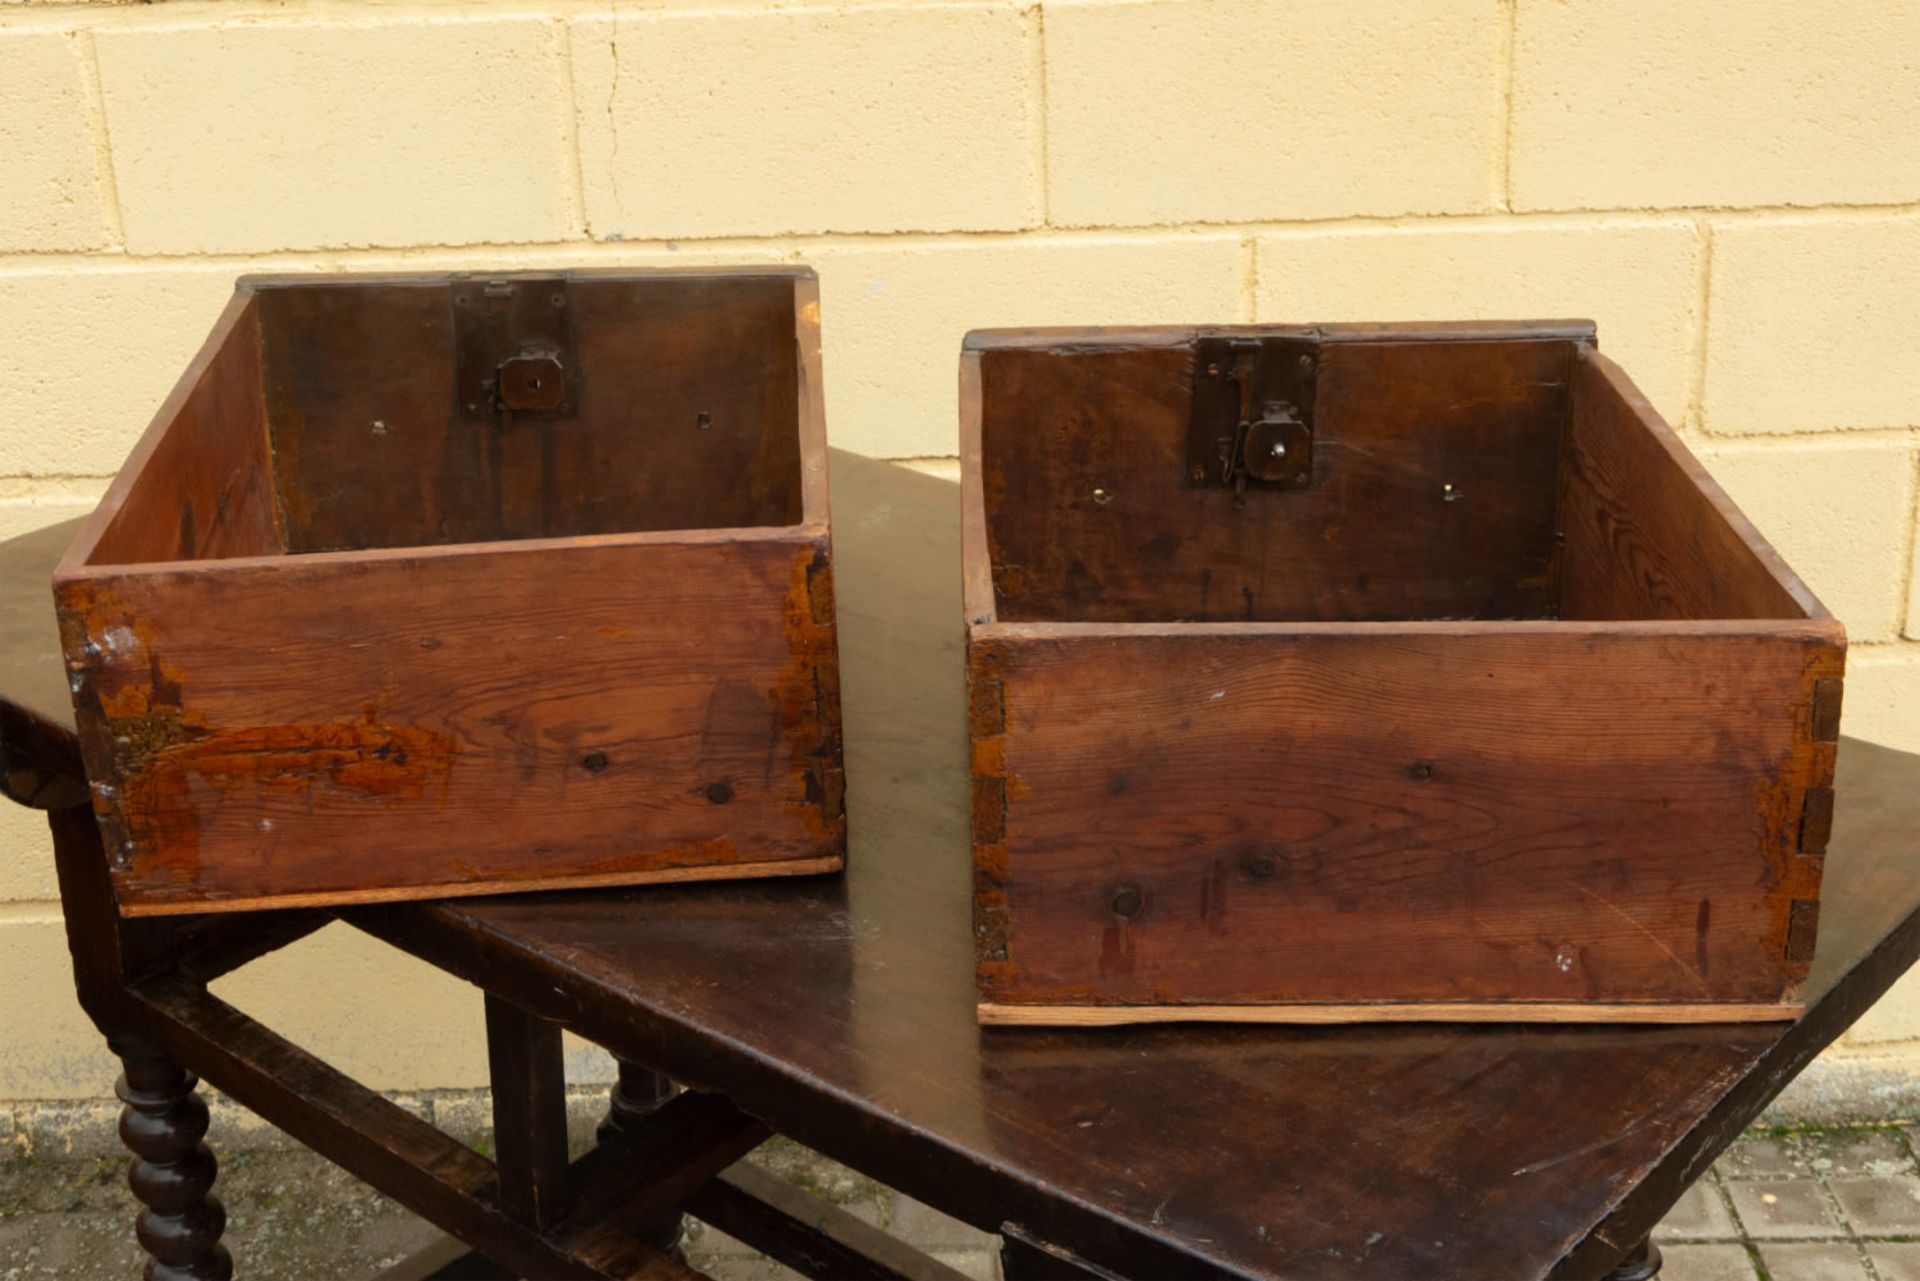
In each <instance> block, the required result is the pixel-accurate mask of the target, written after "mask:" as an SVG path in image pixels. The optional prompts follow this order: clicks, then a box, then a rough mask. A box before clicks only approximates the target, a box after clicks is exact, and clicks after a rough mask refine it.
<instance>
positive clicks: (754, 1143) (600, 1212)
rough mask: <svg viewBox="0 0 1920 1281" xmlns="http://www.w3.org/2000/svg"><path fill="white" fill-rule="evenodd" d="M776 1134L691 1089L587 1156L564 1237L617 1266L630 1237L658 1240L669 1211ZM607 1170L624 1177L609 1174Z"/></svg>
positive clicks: (592, 1258)
mask: <svg viewBox="0 0 1920 1281" xmlns="http://www.w3.org/2000/svg"><path fill="white" fill-rule="evenodd" d="M771 1134H772V1131H771V1130H769V1129H768V1128H767V1126H766V1124H765V1123H764V1122H762V1121H760V1120H758V1119H756V1118H754V1117H751V1116H748V1115H747V1114H746V1113H744V1112H742V1111H740V1110H739V1109H738V1108H737V1107H735V1106H734V1105H733V1104H732V1103H731V1102H730V1101H729V1100H727V1099H725V1098H723V1097H721V1096H720V1095H718V1094H707V1093H702V1092H700V1091H697V1090H686V1091H683V1092H681V1093H680V1094H678V1095H675V1096H674V1098H673V1099H672V1100H671V1101H670V1102H668V1103H664V1104H662V1105H661V1106H660V1107H659V1108H657V1109H655V1110H654V1111H653V1112H652V1113H651V1114H649V1115H648V1116H647V1118H646V1119H645V1120H644V1121H642V1122H641V1123H640V1124H639V1125H637V1126H635V1127H633V1128H632V1129H631V1130H629V1131H628V1132H627V1133H626V1134H625V1135H623V1136H622V1142H621V1143H620V1144H619V1145H618V1146H617V1147H615V1148H613V1149H611V1150H609V1151H607V1153H606V1156H607V1157H608V1158H609V1159H608V1160H606V1161H595V1160H592V1159H589V1158H583V1159H582V1160H581V1162H580V1163H579V1165H578V1167H577V1168H576V1174H575V1177H576V1182H577V1185H578V1186H579V1187H580V1189H581V1195H580V1199H579V1204H578V1206H577V1208H576V1211H575V1214H574V1219H573V1222H571V1223H570V1224H569V1225H568V1226H567V1227H566V1228H564V1229H563V1230H562V1232H561V1233H560V1237H559V1239H560V1240H561V1241H562V1242H563V1243H564V1244H565V1246H566V1248H567V1249H568V1251H569V1252H570V1253H572V1254H573V1255H574V1256H575V1257H577V1258H579V1259H581V1260H582V1261H583V1262H587V1263H590V1264H599V1265H601V1266H603V1267H607V1268H609V1269H611V1268H612V1267H614V1266H615V1265H616V1264H617V1263H618V1262H619V1261H620V1260H622V1259H624V1258H625V1257H626V1255H627V1251H628V1244H627V1243H628V1242H629V1241H632V1240H634V1239H636V1238H644V1237H650V1235H651V1232H652V1230H653V1229H654V1227H655V1226H656V1225H657V1224H658V1222H659V1220H660V1215H661V1211H663V1210H666V1209H669V1208H671V1207H673V1206H677V1205H679V1204H680V1203H681V1202H682V1201H684V1200H685V1199H686V1198H687V1196H688V1195H689V1194H690V1193H692V1191H693V1190H694V1189H695V1188H698V1187H699V1186H701V1185H702V1184H704V1183H706V1182H707V1181H708V1180H709V1179H711V1178H713V1177H714V1176H715V1175H717V1174H719V1173H720V1172H721V1171H722V1170H724V1169H726V1168H727V1167H728V1166H730V1165H732V1164H733V1163H734V1162H735V1161H737V1160H739V1159H740V1158H741V1157H743V1156H745V1155H746V1154H747V1153H749V1152H751V1151H753V1149H755V1148H757V1147H759V1146H760V1145H761V1144H762V1143H764V1142H765V1141H766V1140H767V1139H768V1137H770V1136H771ZM603 1169H607V1170H609V1171H610V1172H617V1173H618V1174H619V1175H621V1176H624V1177H620V1178H612V1177H605V1176H603V1175H602V1174H600V1173H599V1172H600V1171H601V1170H603Z"/></svg>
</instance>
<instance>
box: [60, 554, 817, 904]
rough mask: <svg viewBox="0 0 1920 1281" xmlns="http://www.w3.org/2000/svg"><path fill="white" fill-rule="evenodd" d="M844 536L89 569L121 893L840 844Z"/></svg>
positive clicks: (356, 886)
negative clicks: (837, 622) (827, 585)
mask: <svg viewBox="0 0 1920 1281" xmlns="http://www.w3.org/2000/svg"><path fill="white" fill-rule="evenodd" d="M824 556H825V535H824V532H822V533H821V534H820V535H818V536H817V537H816V536H811V535H805V534H802V535H795V536H788V537H783V538H778V539H765V540H744V541H743V540H739V539H735V538H730V537H725V536H717V537H715V536H709V537H687V538H685V539H684V540H681V541H670V540H665V539H662V538H660V537H659V536H652V535H629V536H622V537H618V538H608V539H593V540H583V541H581V542H579V543H578V544H573V543H566V542H558V541H546V542H521V543H512V544H496V545H491V546H487V545H479V546H463V547H449V548H439V549H423V550H419V551H414V552H388V553H367V554H364V555H360V556H349V555H345V554H319V555H312V556H302V557H297V558H293V559H285V560H281V559H271V560H264V561H247V560H238V561H225V562H213V563H205V564H200V565H197V566H168V567H155V568H153V569H151V570H149V571H146V572H142V573H138V574H128V575H121V574H115V573H112V572H110V571H91V570H89V571H79V572H76V573H75V574H73V575H72V576H70V577H68V578H67V579H66V580H65V581H63V583H62V584H61V586H60V588H59V596H60V600H61V602H62V605H61V608H62V611H63V618H64V619H65V626H66V627H67V628H68V629H69V631H70V632H71V633H72V634H73V635H75V636H86V637H90V638H98V643H89V644H88V645H85V646H82V647H80V648H79V650H78V652H79V653H80V654H81V655H82V657H81V660H80V669H79V671H80V679H81V682H82V687H83V694H82V698H83V703H84V706H85V707H86V708H87V709H88V716H87V717H85V718H84V719H85V720H86V722H87V727H86V730H85V732H84V733H83V735H82V743H83V747H84V749H85V753H86V756H87V765H88V773H89V776H90V777H91V778H92V779H93V781H94V783H95V785H96V788H97V789H98V794H99V796H100V799H101V801H102V808H103V811H104V813H103V828H104V831H105V833H106V836H107V843H108V852H109V854H110V856H111V857H112V858H113V859H114V863H115V876H116V884H117V888H118V891H119V898H120V903H121V906H122V909H123V910H130V911H140V910H143V909H159V910H166V909H169V908H171V909H174V910H193V909H199V910H216V909H219V908H222V907H226V908H241V907H254V906H258V905H260V904H262V903H275V902H278V903H283V904H295V903H299V904H312V903H322V902H330V901H340V900H342V899H345V900H352V899H364V898H366V897H368V895H367V891H368V890H370V889H376V890H381V891H395V890H402V891H409V892H413V893H415V894H416V895H418V896H426V895H437V894H443V893H458V892H460V891H462V890H465V891H467V892H479V891H485V890H488V889H496V888H500V887H502V886H504V885H506V884H508V883H548V884H550V883H554V882H557V881H562V880H570V879H572V878H576V877H577V878H580V879H581V880H582V881H583V882H585V883H589V884H594V883H597V884H608V883H631V882H635V881H646V880H656V879H662V874H663V873H666V874H668V877H669V878H670V877H671V875H672V874H674V873H685V872H688V871H690V870H692V869H697V868H708V867H717V868H722V869H734V870H736V871H738V870H743V869H746V868H749V867H751V869H752V870H754V871H759V870H763V868H761V867H756V866H753V865H764V864H768V863H774V862H784V861H788V860H794V861H799V862H804V863H807V864H810V867H811V868H815V869H817V868H830V867H833V866H837V862H836V861H835V860H837V858H838V856H839V855H840V853H841V850H842V849H843V843H844V839H845V820H844V816H843V814H842V812H841V810H840V801H839V797H838V795H837V794H836V793H835V790H834V789H833V788H831V787H829V786H827V782H828V781H829V776H830V775H831V774H832V773H833V772H834V771H837V769H838V764H839V735H838V699H837V683H836V681H835V679H834V677H833V675H832V673H831V671H829V670H828V669H831V668H833V666H834V648H833V623H832V617H831V614H830V613H829V614H828V615H827V616H826V617H825V619H824V621H821V620H817V619H816V617H815V611H814V608H813V601H812V592H813V588H814V585H815V579H814V578H813V577H812V572H813V569H814V567H815V566H816V565H817V564H818V563H820V562H821V561H822V559H823V558H824ZM423 833H424V834H426V835H423ZM370 858H371V859H374V861H375V862H377V864H378V866H377V867H375V866H373V864H372V863H370V862H369V859H370Z"/></svg>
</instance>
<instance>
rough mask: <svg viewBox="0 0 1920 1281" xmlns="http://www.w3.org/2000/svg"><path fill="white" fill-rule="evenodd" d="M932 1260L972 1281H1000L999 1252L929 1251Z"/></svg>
mask: <svg viewBox="0 0 1920 1281" xmlns="http://www.w3.org/2000/svg"><path fill="white" fill-rule="evenodd" d="M927 1253H928V1254H931V1255H932V1256H933V1257H934V1258H936V1259H938V1260H939V1261H940V1262H942V1263H944V1264H946V1265H947V1266H948V1267H950V1268H952V1269H953V1270H954V1271H956V1272H958V1273H960V1274H962V1275H963V1276H967V1277H971V1278H972V1279H973V1281H1000V1250H999V1247H998V1246H995V1247H994V1248H993V1249H991V1250H929V1251H927Z"/></svg>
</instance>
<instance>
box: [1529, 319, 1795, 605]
mask: <svg viewBox="0 0 1920 1281" xmlns="http://www.w3.org/2000/svg"><path fill="white" fill-rule="evenodd" d="M1573 380H1574V395H1573V412H1572V419H1571V424H1570V429H1569V437H1568V446H1567V465H1566V471H1565V474H1564V476H1563V478H1562V481H1561V498H1560V529H1561V532H1562V536H1563V538H1564V543H1565V545H1564V547H1563V549H1562V559H1561V583H1560V616H1561V617H1563V618H1569V619H1621V618H1643V619H1688V618H1817V619H1827V618H1831V617H1832V615H1830V614H1829V613H1828V612H1827V611H1826V609H1825V608H1823V607H1822V606H1821V604H1820V602H1819V601H1818V600H1817V599H1815V598H1814V595H1813V593H1812V592H1810V591H1809V590H1807V587H1806V585H1805V584H1804V583H1802V582H1801V581H1800V579H1799V578H1798V577H1797V576H1796V575H1795V574H1794V573H1793V571H1792V570H1791V569H1789V568H1787V566H1786V564H1785V562H1783V561H1782V560H1781V559H1780V557H1779V556H1778V554H1777V553H1775V552H1774V550H1773V549H1772V548H1771V547H1770V546H1768V545H1767V543H1766V541H1765V540H1764V539H1763V538H1761V537H1760V535H1759V533H1758V531H1756V530H1755V529H1754V528H1753V526H1752V524H1751V523H1749V522H1748V520H1747V519H1746V517H1745V516H1743V515H1741V514H1740V511H1739V509H1738V508H1736V507H1735V506H1734V505H1733V503H1732V502H1731V501H1730V500H1729V499H1728V498H1727V496H1726V494H1725V492H1724V491H1722V490H1721V488H1720V486H1719V485H1718V484H1717V483H1716V482H1715V481H1714V479H1713V477H1712V476H1711V475H1710V474H1708V472H1707V469H1706V468H1705V467H1703V466H1701V464H1700V462H1699V460H1698V459H1696V458H1694V457H1693V455H1692V454H1691V453H1690V452H1688V450H1687V448H1686V446H1685V445H1683V444H1682V443H1681V442H1680V441H1679V439H1678V438H1677V437H1675V436H1674V434H1673V431H1672V429H1671V428H1669V427H1668V426H1667V425H1666V423H1665V422H1663V421H1662V420H1661V418H1660V416H1659V414H1658V413H1656V412H1655V411H1654V409H1653V406H1652V405H1650V404H1648V403H1647V400H1646V397H1644V396H1642V395H1641V394H1640V392H1639V390H1638V389H1636V388H1635V387H1634V385H1633V383H1632V381H1631V380H1630V379H1628V377H1627V376H1626V374H1624V373H1623V372H1622V371H1621V369H1620V367H1619V366H1618V365H1616V364H1614V363H1613V362H1612V361H1610V360H1608V359H1607V358H1606V357H1605V356H1602V355H1601V354H1600V353H1598V352H1596V351H1582V352H1581V353H1580V358H1579V359H1578V360H1577V361H1576V362H1575V364H1574V369H1573Z"/></svg>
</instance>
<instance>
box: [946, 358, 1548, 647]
mask: <svg viewBox="0 0 1920 1281" xmlns="http://www.w3.org/2000/svg"><path fill="white" fill-rule="evenodd" d="M1572 351H1573V347H1572V345H1571V344H1570V343H1568V342H1566V341H1564V340H1561V339H1552V340H1540V341H1531V340H1529V341H1505V342H1470V341H1459V342H1448V343H1423V342H1401V341H1381V342H1339V343H1326V344H1324V345H1323V346H1322V347H1321V356H1320V370H1319V378H1318V391H1317V396H1316V401H1315V411H1314V421H1313V436H1314V447H1313V449H1314V452H1313V458H1314V461H1313V474H1312V477H1311V481H1310V484H1309V485H1308V487H1307V488H1305V489H1299V490H1293V489H1289V490H1259V489H1258V488H1255V489H1254V490H1250V491H1249V492H1248V493H1246V494H1244V495H1241V496H1238V497H1236V495H1235V494H1234V492H1233V491H1232V490H1231V489H1229V488H1226V487H1223V486H1220V485H1215V484H1207V483H1195V482H1193V481H1192V480H1191V479H1190V478H1189V475H1188V464H1187V448H1188V444H1187V442H1188V423H1189V419H1190V416H1191V412H1192V403H1193V383H1192V379H1193V372H1194V358H1193V355H1192V353H1191V352H1190V351H1189V350H1188V348H1187V347H1185V346H1171V347H1170V346H1139V347H1135V346H1120V345H1113V344H1110V345H1104V346H1099V345H1090V344H1084V343H1079V344H1075V343H1071V342H1068V341H1064V340H1063V342H1062V343H1061V345H1059V346H1057V347H1053V348H1023V347H1013V348H1007V349H990V350H986V351H984V352H981V353H979V354H978V356H977V360H978V362H979V371H980V372H979V380H980V392H979V395H980V397H981V399H982V408H981V409H980V411H979V424H980V426H979V430H980V432H981V441H980V443H979V446H978V462H979V465H980V467H981V469H982V477H981V484H982V495H981V501H982V503H983V504H984V512H985V521H986V531H987V538H988V542H989V544H990V551H991V556H990V560H991V564H992V566H993V567H994V569H993V579H992V586H993V591H994V593H995V598H996V606H997V609H996V613H997V616H998V617H999V618H1001V619H1003V620H1009V621H1019V620H1027V621H1040V620H1060V621H1116V622H1136V623H1138V622H1156V621H1170V620H1180V619H1188V620H1201V621H1205V620H1216V619H1235V620H1263V621H1271V620H1293V619H1327V620H1335V619H1347V620H1359V619H1402V618H1514V617H1520V618H1537V617H1546V616H1548V615H1549V614H1550V613H1551V610H1552V582H1551V574H1550V567H1551V561H1552V552H1553V505H1554V483H1555V478H1556V476H1557V474H1558V470H1559V456H1560V437H1561V431H1562V427H1561V424H1562V423H1563V421H1564V419H1565V416H1566V401H1567V376H1568V373H1567V371H1568V365H1569V361H1570V359H1571V355H1572ZM973 359H975V357H973V356H970V357H969V365H968V366H967V368H969V369H970V368H971V361H972V360H973ZM966 376H967V375H966V374H964V373H963V378H964V377H966ZM963 388H964V384H963ZM971 449H972V447H971V446H969V450H971ZM969 456H970V457H972V456H973V454H972V453H971V452H970V454H969ZM969 572H970V573H972V574H975V575H977V574H979V573H981V572H983V571H982V570H981V569H980V568H979V567H978V566H977V565H973V566H970V568H969ZM970 616H972V617H978V613H977V611H976V613H974V614H972V615H970Z"/></svg>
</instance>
